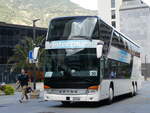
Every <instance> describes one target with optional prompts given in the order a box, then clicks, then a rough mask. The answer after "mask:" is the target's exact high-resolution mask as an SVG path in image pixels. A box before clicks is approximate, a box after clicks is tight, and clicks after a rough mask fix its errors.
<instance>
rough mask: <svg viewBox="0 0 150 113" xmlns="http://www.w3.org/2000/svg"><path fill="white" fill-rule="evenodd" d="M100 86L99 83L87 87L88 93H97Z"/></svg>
mask: <svg viewBox="0 0 150 113" xmlns="http://www.w3.org/2000/svg"><path fill="white" fill-rule="evenodd" d="M99 88H100V86H99V85H96V86H90V87H88V89H87V93H88V94H95V93H97V92H98V89H99Z"/></svg>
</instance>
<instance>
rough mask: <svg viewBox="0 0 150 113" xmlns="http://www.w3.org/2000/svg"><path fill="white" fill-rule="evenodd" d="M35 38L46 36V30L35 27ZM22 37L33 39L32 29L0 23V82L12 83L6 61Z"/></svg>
mask: <svg viewBox="0 0 150 113" xmlns="http://www.w3.org/2000/svg"><path fill="white" fill-rule="evenodd" d="M35 29H36V36H46V32H47V29H46V28H39V27H36V28H35ZM24 37H33V27H31V26H23V25H14V24H8V23H4V22H0V82H3V81H5V82H13V81H14V80H15V76H13V75H10V72H9V70H10V67H11V65H9V64H7V60H8V59H9V57H10V56H12V55H13V48H14V46H15V45H16V44H17V43H18V42H19V41H20V40H21V39H23V38H24Z"/></svg>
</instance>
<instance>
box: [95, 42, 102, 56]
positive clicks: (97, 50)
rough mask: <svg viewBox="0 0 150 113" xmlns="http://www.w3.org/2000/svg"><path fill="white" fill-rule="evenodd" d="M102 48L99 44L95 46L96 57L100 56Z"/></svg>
mask: <svg viewBox="0 0 150 113" xmlns="http://www.w3.org/2000/svg"><path fill="white" fill-rule="evenodd" d="M102 49H103V45H101V44H99V45H97V47H96V55H97V58H100V57H101V56H102Z"/></svg>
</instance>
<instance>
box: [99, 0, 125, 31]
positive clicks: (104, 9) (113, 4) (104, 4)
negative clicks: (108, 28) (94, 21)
mask: <svg viewBox="0 0 150 113" xmlns="http://www.w3.org/2000/svg"><path fill="white" fill-rule="evenodd" d="M121 4H122V0H98V15H99V16H100V17H101V18H102V19H103V20H104V21H105V22H107V23H108V24H109V25H112V26H114V27H115V28H116V29H118V30H120V15H119V9H120V6H121Z"/></svg>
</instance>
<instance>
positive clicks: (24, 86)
mask: <svg viewBox="0 0 150 113" xmlns="http://www.w3.org/2000/svg"><path fill="white" fill-rule="evenodd" d="M28 82H29V77H28V75H27V72H26V71H25V70H24V69H22V70H21V75H20V76H19V77H18V81H17V83H19V84H20V86H21V88H22V96H21V99H20V100H19V102H20V103H22V101H23V99H24V97H25V98H26V100H28V95H27V88H28Z"/></svg>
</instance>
